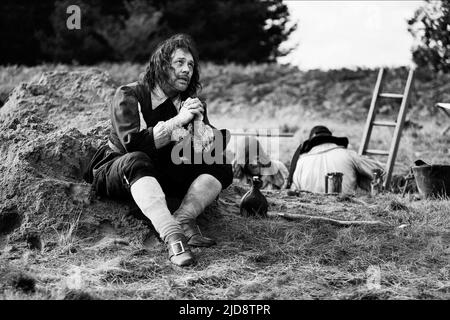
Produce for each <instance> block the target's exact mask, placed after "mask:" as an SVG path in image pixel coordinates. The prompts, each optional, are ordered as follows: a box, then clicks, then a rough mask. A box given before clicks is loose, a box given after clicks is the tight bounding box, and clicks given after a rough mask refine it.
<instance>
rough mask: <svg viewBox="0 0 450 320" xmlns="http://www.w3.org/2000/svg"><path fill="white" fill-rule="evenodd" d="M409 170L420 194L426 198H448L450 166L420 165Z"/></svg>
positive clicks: (449, 193) (449, 192)
mask: <svg viewBox="0 0 450 320" xmlns="http://www.w3.org/2000/svg"><path fill="white" fill-rule="evenodd" d="M411 169H412V171H413V174H414V179H415V180H416V184H417V189H419V192H420V193H421V194H423V195H424V196H426V197H450V165H421V166H414V167H412V168H411Z"/></svg>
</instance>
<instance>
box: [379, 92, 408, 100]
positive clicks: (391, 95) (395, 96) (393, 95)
mask: <svg viewBox="0 0 450 320" xmlns="http://www.w3.org/2000/svg"><path fill="white" fill-rule="evenodd" d="M379 97H380V98H389V99H400V100H403V95H402V94H399V93H380V95H379Z"/></svg>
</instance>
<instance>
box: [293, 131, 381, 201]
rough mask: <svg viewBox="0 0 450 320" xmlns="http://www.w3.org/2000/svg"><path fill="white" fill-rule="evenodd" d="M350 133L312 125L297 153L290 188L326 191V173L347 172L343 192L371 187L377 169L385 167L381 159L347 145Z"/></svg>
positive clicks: (318, 191)
mask: <svg viewBox="0 0 450 320" xmlns="http://www.w3.org/2000/svg"><path fill="white" fill-rule="evenodd" d="M347 146H348V139H347V138H346V137H335V136H333V135H332V133H331V131H330V130H329V129H328V128H327V127H325V126H321V125H320V126H315V127H314V128H312V130H311V132H310V134H309V139H308V140H306V141H304V142H303V143H302V144H300V146H299V147H298V148H297V150H296V151H295V153H294V156H293V157H292V161H291V167H290V170H289V177H288V180H287V185H286V188H287V189H291V190H294V191H300V190H303V191H310V192H317V193H323V192H325V175H326V174H327V173H330V172H341V173H343V180H342V192H343V193H347V194H353V193H355V192H356V191H357V189H358V188H360V189H361V190H364V191H370V183H371V181H372V179H373V178H374V177H373V170H375V169H377V170H381V172H382V173H383V174H384V170H383V167H382V166H381V164H380V163H379V162H378V161H375V160H373V159H369V158H367V157H363V156H359V155H358V154H357V153H356V152H355V151H353V150H349V149H347Z"/></svg>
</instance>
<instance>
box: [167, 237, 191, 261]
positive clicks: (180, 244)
mask: <svg viewBox="0 0 450 320" xmlns="http://www.w3.org/2000/svg"><path fill="white" fill-rule="evenodd" d="M166 243H167V249H168V251H169V260H170V262H172V263H173V264H175V265H177V266H180V267H184V266H188V265H191V264H193V263H194V262H195V258H194V255H193V254H192V252H191V250H190V249H189V245H188V243H187V241H186V237H185V236H184V234H182V233H174V234H171V235H170V236H168V237H167V239H166Z"/></svg>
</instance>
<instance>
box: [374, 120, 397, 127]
mask: <svg viewBox="0 0 450 320" xmlns="http://www.w3.org/2000/svg"><path fill="white" fill-rule="evenodd" d="M372 124H373V125H374V126H380V127H395V126H396V125H397V124H396V123H395V122H391V121H374V122H372Z"/></svg>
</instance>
